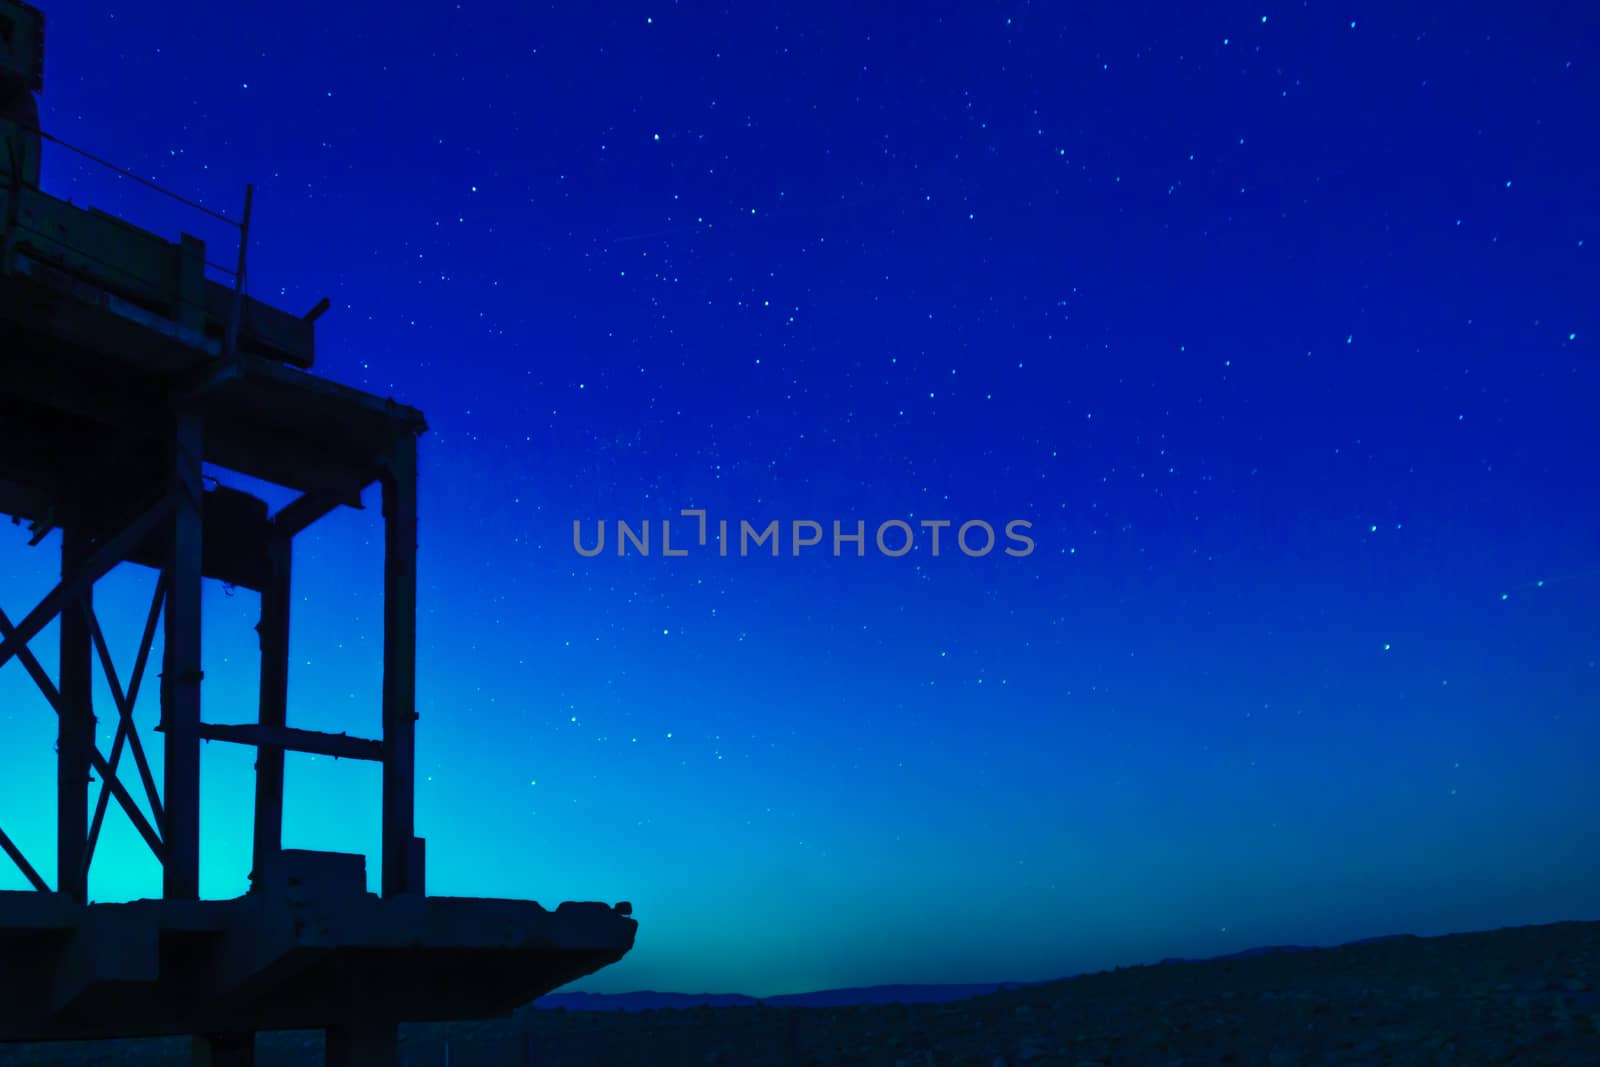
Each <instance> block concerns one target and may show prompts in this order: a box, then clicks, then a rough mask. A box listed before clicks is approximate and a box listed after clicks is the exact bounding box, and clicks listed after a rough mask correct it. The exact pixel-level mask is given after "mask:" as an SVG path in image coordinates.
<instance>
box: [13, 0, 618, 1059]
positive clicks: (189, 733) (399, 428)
mask: <svg viewBox="0 0 1600 1067" xmlns="http://www.w3.org/2000/svg"><path fill="white" fill-rule="evenodd" d="M43 44H44V17H43V15H42V14H41V13H40V12H39V11H38V10H37V9H35V8H33V7H31V6H29V5H27V4H23V3H19V2H17V0H0V136H3V141H4V150H5V155H4V158H3V159H0V220H3V226H4V231H3V232H4V243H3V245H0V428H3V435H4V436H3V441H4V444H3V445H0V512H4V513H7V514H10V515H12V516H14V517H17V518H19V519H22V520H26V521H28V522H29V523H31V525H32V528H33V531H34V533H33V538H32V543H33V544H35V545H38V544H40V543H42V542H43V541H44V540H45V538H46V536H47V535H48V534H49V533H50V532H51V531H52V530H56V529H59V530H60V532H61V581H60V583H59V584H58V585H57V586H56V587H55V588H54V589H53V590H52V591H51V592H50V593H49V594H48V595H47V596H46V597H45V598H44V599H43V600H42V601H41V602H40V603H39V604H38V605H37V606H36V607H35V608H33V610H31V611H29V612H28V613H27V614H26V615H24V616H23V617H21V618H20V619H17V620H15V621H13V619H12V618H11V617H9V616H7V615H5V614H4V612H3V611H0V666H3V665H5V664H6V663H8V662H10V661H11V660H17V661H18V662H20V664H21V665H22V667H23V668H24V669H25V670H26V671H27V672H28V674H29V675H30V676H31V677H32V678H33V680H34V681H35V682H36V683H37V685H38V687H39V690H40V692H41V693H42V694H43V695H44V697H45V699H46V701H47V702H48V703H49V705H50V706H51V707H52V708H53V709H54V710H55V712H56V714H57V716H58V717H59V726H58V729H59V734H58V745H57V753H56V775H57V795H56V805H57V820H56V824H57V825H56V872H57V884H56V886H55V888H54V889H53V890H52V889H51V887H50V886H49V884H48V883H47V882H46V881H45V879H44V878H42V877H41V876H40V875H39V873H38V871H37V870H36V869H35V868H34V867H33V865H32V864H30V863H29V861H28V860H27V858H26V857H25V856H24V855H23V854H22V852H21V851H20V850H19V849H18V848H17V847H16V845H15V844H14V843H13V842H12V840H11V839H10V838H8V837H6V836H5V834H4V832H3V831H0V850H3V851H4V852H5V853H7V854H8V855H9V856H10V858H11V860H12V861H14V862H15V863H16V865H17V867H18V868H19V869H20V870H21V871H22V872H23V874H24V875H25V876H26V877H27V879H28V881H29V882H30V883H32V885H33V886H34V887H35V890H36V891H35V892H29V891H22V892H7V893H0V1041H38V1040H55V1039H77V1038H96V1037H133V1036H147V1035H158V1034H185V1033H190V1034H195V1035H197V1052H198V1053H199V1055H198V1057H197V1062H214V1063H221V1062H228V1063H236V1064H247V1063H249V1062H250V1061H251V1059H252V1058H253V1051H252V1050H253V1042H254V1034H255V1032H257V1031H259V1030H264V1029H289V1028H325V1029H327V1031H328V1035H329V1042H328V1050H329V1053H328V1059H329V1062H330V1063H362V1064H369V1063H370V1064H374V1065H377V1064H385V1065H387V1064H392V1063H395V1062H396V1042H395V1030H396V1025H397V1023H399V1022H401V1021H413V1020H415V1021H424V1020H444V1019H463V1018H477V1017H483V1016H487V1015H493V1014H501V1013H505V1012H508V1011H510V1010H512V1009H513V1008H515V1007H516V1006H518V1005H521V1004H524V1003H527V1002H528V1001H530V1000H532V999H534V998H535V997H537V996H540V995H542V994H544V993H546V992H548V991H549V990H551V989H553V988H556V987H557V986H560V985H562V984H564V983H566V982H569V981H571V980H573V979H575V978H578V977H580V976H582V975H584V974H588V973H591V972H593V971H595V970H598V969H599V968H601V967H604V966H606V965H607V964H609V963H613V962H615V961H616V960H618V959H620V958H621V957H622V956H623V955H624V954H625V953H626V952H627V951H628V950H629V949H630V948H631V947H632V945H633V939H634V933H635V930H636V924H635V922H634V920H633V919H632V918H630V917H628V913H629V911H630V910H631V909H629V908H628V907H627V906H625V905H617V906H616V907H615V908H613V907H609V906H607V905H604V904H573V903H567V904H562V905H561V906H560V907H559V908H557V909H556V910H555V911H554V912H550V911H546V910H545V909H543V908H541V907H540V906H539V905H537V904H534V903H531V902H525V901H508V900H504V901H502V900H469V899H451V898H430V897H428V896H426V893H425V885H424V862H423V856H424V853H423V842H422V840H421V839H420V838H418V837H416V836H415V834H414V828H413V784H414V765H415V751H414V729H415V727H414V723H415V719H416V715H415V713H414V710H413V707H414V701H413V696H414V694H413V686H414V674H415V604H416V576H415V569H414V565H415V559H416V514H417V510H416V507H417V506H416V470H417V437H418V435H419V434H421V433H422V432H423V431H424V430H425V424H424V422H423V417H422V414H421V413H420V412H418V411H416V410H414V409H412V408H409V407H406V406H404V405H401V404H397V403H395V402H394V401H392V400H386V399H381V398H378V397H375V396H371V395H368V394H365V393H362V392H359V391H357V390H354V389H350V388H346V387H344V386H340V385H337V384H335V383H333V382H330V381H326V380H323V379H319V378H317V377H315V376H313V375H311V374H310V373H307V372H308V370H309V368H310V367H311V366H312V362H313V334H314V322H315V320H316V318H317V317H318V316H319V315H320V314H321V313H322V312H323V311H325V310H326V308H327V301H323V302H322V303H320V304H318V306H317V307H316V308H313V309H312V311H311V312H310V313H308V314H306V315H305V316H303V317H301V316H295V315H292V314H289V313H287V312H284V311H281V310H279V309H276V308H273V307H270V306H268V305H267V304H265V303H262V302H259V301H256V300H253V299H251V298H250V297H248V296H246V295H245V294H244V274H245V256H244V249H245V246H246V242H247V239H248V231H249V213H250V192H249V190H247V191H246V196H245V211H244V217H243V221H242V222H239V223H235V225H237V226H238V227H239V229H240V252H239V259H238V265H237V268H236V269H235V270H234V271H232V273H233V275H234V284H233V285H232V286H231V287H230V286H226V285H222V284H219V283H217V282H215V281H212V280H210V279H208V278H207V277H206V268H207V263H206V257H205V247H204V244H203V243H202V242H201V241H199V240H198V239H196V238H194V237H191V236H189V235H187V234H185V235H184V236H183V237H182V239H181V240H180V241H179V242H178V243H176V244H173V243H170V242H168V241H166V240H164V239H163V238H161V237H159V236H156V235H155V234H151V233H148V232H145V231H143V230H139V229H137V228H135V227H133V226H131V225H129V224H128V223H126V222H123V221H122V220H120V219H117V218H115V217H113V216H110V215H107V214H104V213H102V212H98V211H95V210H92V209H87V210H86V209H80V208H77V207H73V206H72V205H70V204H68V203H66V202H64V201H61V200H58V199H56V198H54V197H51V196H50V195H48V194H47V193H45V192H43V191H41V189H40V188H39V184H38V183H39V161H40V160H39V156H40V144H41V138H42V137H43V138H48V134H42V133H41V132H40V131H39V129H38V125H37V117H36V116H37V110H36V106H35V103H34V99H33V94H34V93H35V92H37V91H40V90H41V89H42V87H43V77H42V75H43V56H44V50H43ZM127 176H128V177H130V178H134V179H135V180H140V179H137V178H136V176H133V175H127ZM191 206H193V207H195V208H196V209H197V210H206V209H203V208H199V205H191ZM213 214H214V213H213ZM217 217H219V218H221V217H222V216H217ZM227 221H232V220H227ZM203 463H212V464H215V465H217V466H219V467H222V468H225V469H228V470H232V471H237V472H240V473H243V474H246V475H249V476H251V477H254V478H259V479H264V480H266V481H270V482H274V483H277V484H279V485H282V486H287V487H290V488H292V489H294V490H296V491H298V492H299V493H300V495H299V497H298V499H296V500H294V501H293V502H292V503H290V504H289V505H287V506H286V507H284V508H282V509H280V510H279V511H278V512H277V513H276V514H269V511H268V507H267V505H266V503H265V502H264V501H262V500H260V499H258V498H256V497H255V496H252V495H250V494H248V493H245V492H242V491H240V490H237V489H231V488H226V487H221V486H218V487H215V488H210V489H208V488H206V486H205V484H204V482H203V479H202V464H203ZM374 482H377V483H380V484H381V486H382V497H383V521H384V552H385V563H384V616H383V626H384V641H383V697H382V700H383V709H382V710H383V730H382V737H381V738H379V739H370V740H369V739H362V738H357V737H351V736H348V735H346V734H329V733H317V732H312V731H307V730H299V729H294V728H292V727H290V726H289V725H288V716H287V693H288V669H289V663H288V655H289V615H290V612H289V605H290V564H291V547H292V544H293V540H294V537H295V535H296V534H297V533H299V532H300V531H302V530H304V529H305V528H306V527H307V526H309V525H311V524H312V523H314V522H315V521H317V520H318V519H319V518H321V517H323V516H325V515H327V514H328V513H330V512H331V511H333V510H334V509H336V508H338V507H341V506H348V507H357V508H358V507H360V506H361V494H362V491H363V490H364V489H365V488H367V487H368V486H370V485H372V484H373V483H374ZM124 562H126V563H134V564H140V565H144V566H147V567H152V568H156V569H158V570H159V571H160V579H159V581H158V582H157V585H156V592H155V596H154V599H153V601H152V603H151V605H150V609H149V613H148V615H147V618H146V622H145V626H144V630H143V636H142V639H141V643H140V646H139V649H138V655H137V659H136V661H135V665H134V667H133V670H132V672H131V673H130V675H129V676H128V677H127V678H126V679H122V678H120V677H119V676H118V674H117V671H116V669H115V667H114V665H113V661H112V658H111V656H110V653H109V651H108V649H107V646H106V641H105V638H104V635H103V634H102V632H101V628H100V624H99V621H98V619H97V617H96V614H95V610H94V587H95V583H96V582H97V581H98V580H99V579H100V578H102V577H103V576H104V575H106V574H107V573H108V572H109V571H111V570H112V569H113V568H114V567H116V566H118V565H119V564H121V563H124ZM206 578H212V579H218V580H221V581H223V582H227V583H230V584H232V585H234V586H239V587H242V588H246V589H252V590H256V591H257V592H259V593H260V596H261V622H260V625H259V626H258V627H257V629H258V631H259V634H260V643H261V685H260V713H259V717H258V720H257V721H256V722H253V723H236V724H218V723H208V722H206V721H204V720H203V719H202V717H201V694H202V689H203V686H202V680H203V677H204V675H203V672H202V670H201V663H202V660H201V625H200V623H201V618H200V604H201V598H200V594H201V584H202V581H203V580H204V579H206ZM58 617H59V619H60V626H59V638H60V662H59V669H58V672H57V677H56V678H54V679H52V678H51V677H50V676H49V675H48V674H47V672H46V671H45V670H44V669H43V668H42V667H41V665H40V663H39V661H38V660H37V659H36V658H35V656H34V655H33V653H32V652H31V651H30V650H29V647H28V646H29V642H30V641H31V640H33V639H34V638H35V637H37V636H38V634H39V633H40V632H41V631H42V630H43V629H44V628H45V627H46V626H47V625H48V624H49V623H50V622H51V621H52V620H54V619H56V618H58ZM158 625H162V626H163V627H164V640H163V662H162V666H161V681H160V704H161V720H160V725H159V726H158V727H157V730H158V731H159V732H160V733H161V735H162V744H163V757H164V758H163V763H162V768H161V769H162V775H163V779H164V781H163V783H162V787H161V788H160V789H158V788H157V785H156V782H155V777H154V774H153V773H152V771H151V767H150V764H149V761H148V760H147V758H146V755H145V751H144V748H143V746H142V744H141V740H140V737H139V732H138V730H137V728H136V727H135V725H134V720H133V709H134V705H135V702H136V701H137V699H138V694H139V691H140V688H141V684H142V682H143V680H144V676H145V671H146V666H147V661H148V659H149V656H150V653H151V649H152V647H153V643H154V637H155V633H156V627H157V626H158ZM97 659H98V661H99V663H100V665H101V669H102V671H103V673H104V675H105V679H106V682H107V685H108V688H109V690H110V692H111V694H112V696H113V699H114V702H115V704H116V705H117V707H116V710H117V715H118V724H117V732H116V735H115V740H114V742H113V744H112V747H111V750H110V755H109V756H105V755H102V754H101V752H100V751H99V749H98V747H97V745H96V743H95V733H94V723H95V718H94V710H93V705H92V690H93V684H92V670H93V663H94V662H95V661H96V660H97ZM124 683H125V684H124ZM205 741H218V742H232V743H238V744H245V745H252V746H255V748H256V750H257V762H256V797H255V839H254V868H253V870H252V872H251V890H250V892H249V893H247V894H246V895H245V896H243V897H240V898H237V899H234V900H219V901H202V900H200V899H199V892H198V886H199V871H200V822H199V815H200V751H201V744H202V742H205ZM286 751H292V752H309V753H319V754H322V755H327V756H334V757H338V758H343V759H358V760H372V761H376V762H378V763H380V764H381V765H382V769H383V806H382V810H383V840H382V853H381V864H382V876H381V884H382V895H381V897H379V896H374V895H372V894H369V893H367V892H366V870H365V859H364V858H363V857H361V856H347V855H340V854H334V853H313V852H301V851H290V850H284V849H283V848H282V847H281V830H282V817H283V768H284V753H285V752H286ZM125 753H126V754H127V755H128V756H130V757H131V759H132V762H133V763H134V765H135V767H136V769H137V771H138V778H139V783H138V787H137V788H138V791H139V792H141V793H142V794H143V799H144V800H145V801H146V802H147V803H148V806H149V812H150V814H149V816H148V817H147V816H146V815H145V813H144V811H143V810H142V809H141V806H140V803H139V801H138V800H136V799H135V796H134V792H133V791H131V790H130V789H129V788H128V787H127V786H125V785H124V784H123V782H122V780H121V778H120V777H119V776H118V770H119V768H120V767H121V766H122V765H123V762H124V761H123V756H124V754H125ZM95 778H97V779H98V781H99V783H100V789H99V796H98V801H97V803H96V804H95V806H94V809H93V813H92V815H91V811H90V807H89V793H90V785H91V782H92V780H94V779H95ZM113 800H114V801H115V802H116V803H117V805H118V806H119V807H120V808H121V809H122V810H123V811H124V812H125V813H126V814H127V816H128V818H129V819H130V820H132V822H133V824H134V826H135V827H136V828H137V830H138V832H139V834H140V835H141V836H142V837H143V838H144V840H145V841H146V842H147V843H148V844H149V846H150V849H151V851H152V852H153V853H154V854H155V856H156V858H157V859H158V860H159V862H160V864H161V868H162V872H163V880H162V898H161V899H160V900H148V901H136V902H132V903H124V904H90V903H88V901H87V882H88V871H89V865H90V861H91V860H92V858H93V855H94V848H95V843H96V840H97V839H98V836H99V832H100V827H101V825H102V820H103V819H104V816H105V813H106V809H107V806H108V803H109V802H110V801H113ZM0 814H4V813H0Z"/></svg>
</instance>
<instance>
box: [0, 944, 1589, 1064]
mask: <svg viewBox="0 0 1600 1067" xmlns="http://www.w3.org/2000/svg"><path fill="white" fill-rule="evenodd" d="M1597 982H1600V923H1561V924H1556V925H1552V926H1538V927H1521V928H1517V929H1511V930H1501V931H1495V932H1491V933H1481V934H1460V935H1454V936H1450V937H1441V938H1428V939H1421V938H1403V939H1397V940H1389V941H1380V942H1373V943H1369V944H1364V945H1350V946H1345V947H1343V948H1336V949H1324V950H1318V951H1310V952H1299V953H1288V954H1277V955H1266V956H1259V957H1254V958H1249V959H1240V960H1213V961H1206V962H1197V963H1169V964H1161V965H1158V966H1149V967H1130V968H1124V969H1121V970H1117V971H1111V972H1106V973H1102V974H1095V975H1087V976H1084V977H1080V978H1072V979H1067V980H1064V981H1061V982H1054V983H1051V984H1048V985H1042V986H1034V987H1030V988H1027V989H1017V990H1008V991H1004V992H999V993H994V994H991V995H989V996H984V997H975V998H973V999H971V1000H967V1001H961V1002H958V1003H953V1004H929V1005H912V1006H899V1005H889V1006H879V1007H870V1008H768V1007H736V1008H693V1009H688V1010H682V1011H674V1010H662V1011H645V1012H636V1013H619V1012H569V1011H562V1010H559V1009H558V1010H555V1011H547V1010H538V1011H534V1010H529V1011H525V1012H523V1013H520V1014H519V1015H518V1016H517V1017H516V1018H514V1019H509V1020H498V1021H494V1022H486V1023H472V1024H465V1023H463V1024H453V1025H451V1026H448V1027H446V1026H411V1027H407V1028H405V1030H404V1031H403V1046H402V1047H403V1048H404V1050H405V1051H404V1060H405V1062H406V1063H407V1064H409V1065H410V1067H444V1065H448V1067H528V1065H533V1067H611V1065H615V1067H623V1065H628V1067H652V1065H660V1067H679V1065H682V1067H930V1065H938V1067H943V1065H951V1067H955V1065H971V1067H1024V1065H1026V1067H1047V1065H1048V1067H1054V1065H1064V1067H1133V1065H1141V1064H1152V1065H1161V1067H1179V1065H1183V1067H1198V1065H1202V1064H1238V1065H1241V1067H1255V1065H1260V1067H1302V1065H1305V1067H1313V1065H1329V1067H1333V1065H1344V1067H1360V1065H1371V1067H1379V1065H1382V1067H1412V1065H1416V1067H1422V1065H1428V1067H1481V1065H1490V1064H1507V1065H1509V1064H1516V1065H1521V1067H1535V1065H1541V1067H1542V1065H1550V1067H1600V992H1597V991H1596V988H1595V986H1596V983H1597ZM260 1050H261V1054H260V1056H259V1057H258V1058H259V1061H260V1062H261V1064H262V1065H263V1067H278V1065H291V1064H307V1063H312V1064H314V1063H319V1062H320V1061H321V1040H320V1037H319V1036H318V1035H315V1034H298V1033H296V1034H271V1035H265V1036H264V1037H263V1038H262V1039H261V1042H260ZM188 1062H189V1059H188V1051H187V1042H183V1041H125V1042H116V1043H98V1044H81V1045H56V1046H46V1045H36V1046H13V1047H10V1048H6V1047H0V1067H13V1065H15V1067H21V1065H30V1067H39V1065H44V1064H52V1065H60V1067H122V1065H126V1067H156V1065H158V1064H160V1065H165V1064H171V1065H174V1067H176V1065H178V1064H186V1063H188Z"/></svg>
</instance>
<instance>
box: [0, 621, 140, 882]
mask: <svg viewBox="0 0 1600 1067" xmlns="http://www.w3.org/2000/svg"><path fill="white" fill-rule="evenodd" d="M19 632H20V628H19V627H14V626H12V625H11V620H10V619H8V618H6V613H5V611H4V610H0V639H4V641H5V643H6V644H10V643H11V642H12V641H14V640H15V639H16V636H17V634H18V633H19ZM17 659H19V660H20V661H21V662H22V666H23V668H24V669H26V670H27V672H28V676H29V677H31V678H32V679H33V681H34V684H35V685H37V686H38V687H39V692H41V693H43V694H44V698H45V700H46V701H48V702H49V704H50V709H51V710H52V711H54V712H55V713H56V714H57V715H60V714H61V692H60V690H58V689H57V688H56V684H55V683H54V682H52V681H51V680H50V676H49V675H48V674H46V673H45V670H44V668H43V667H41V666H39V661H38V659H37V658H35V657H34V654H33V653H32V652H30V651H28V646H27V645H25V644H20V643H19V647H18V649H17ZM89 763H90V765H91V766H93V767H94V769H95V770H96V771H97V772H98V773H99V775H100V780H101V781H102V782H104V783H105V787H106V788H107V789H109V790H111V795H112V796H114V797H116V798H117V803H119V804H121V805H122V810H123V811H125V812H127V813H128V819H129V820H130V821H131V822H132V823H133V828H134V829H135V830H138V831H139V836H140V837H142V838H144V840H145V844H147V845H149V846H150V851H151V852H153V853H155V856H156V859H158V860H163V862H164V857H165V856H166V849H165V848H163V847H162V845H161V838H160V836H159V835H157V834H156V832H155V829H154V828H153V827H151V825H150V821H149V820H148V819H146V818H145V817H144V812H142V811H140V810H139V805H138V804H137V803H135V802H134V799H133V795H132V794H131V793H129V792H128V790H127V788H126V787H124V786H123V784H122V781H121V780H120V779H119V778H118V777H117V775H116V772H115V771H113V770H112V769H111V766H110V764H108V763H107V762H106V759H105V757H104V756H102V755H100V749H99V748H98V747H91V748H90V749H89Z"/></svg>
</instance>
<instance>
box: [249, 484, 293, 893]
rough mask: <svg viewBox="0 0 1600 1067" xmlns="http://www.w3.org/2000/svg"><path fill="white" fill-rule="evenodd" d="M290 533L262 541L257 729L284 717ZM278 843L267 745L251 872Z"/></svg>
mask: <svg viewBox="0 0 1600 1067" xmlns="http://www.w3.org/2000/svg"><path fill="white" fill-rule="evenodd" d="M301 499H305V498H304V497H302V498H301ZM279 514H280V515H281V514H282V512H279ZM291 537H292V535H291V534H286V533H279V534H274V535H271V539H270V540H269V541H268V544H267V558H268V560H269V562H270V566H271V573H270V574H269V575H268V578H267V585H266V588H264V589H262V591H261V621H260V622H259V623H258V624H257V625H256V633H257V634H258V635H259V637H260V639H261V703H260V709H259V711H258V713H257V720H258V721H259V722H260V724H261V729H262V730H283V729H286V728H287V725H288V720H289V603H290V597H291V595H292V588H293V583H292V580H291V568H292V564H293V558H294V554H293V543H292V541H291V540H290V538H291ZM282 849H283V749H282V748H279V747H277V746H272V745H266V746H261V747H258V748H257V749H256V813H255V841H254V845H253V847H252V852H251V857H252V864H251V875H252V877H256V876H259V875H261V874H262V873H263V872H265V871H267V870H269V869H270V868H271V867H272V864H273V862H274V861H275V860H276V859H277V857H278V853H279V852H280V851H282Z"/></svg>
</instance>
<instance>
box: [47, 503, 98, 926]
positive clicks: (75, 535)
mask: <svg viewBox="0 0 1600 1067" xmlns="http://www.w3.org/2000/svg"><path fill="white" fill-rule="evenodd" d="M90 548H91V546H90V542H89V540H88V538H87V537H86V536H85V535H84V533H83V532H82V530H81V528H77V527H75V526H74V527H69V528H66V529H63V530H62V531H61V580H62V581H63V582H66V581H69V580H70V579H71V578H72V576H73V575H74V574H75V573H77V571H78V568H79V567H81V566H82V565H83V561H84V560H85V558H86V557H87V556H88V554H89V552H90ZM93 597H94V586H92V585H91V586H89V587H87V588H85V589H84V590H83V591H82V592H80V593H79V594H78V597H77V600H76V602H75V604H72V605H68V606H67V607H66V608H65V610H63V611H62V612H61V624H60V626H59V627H58V631H59V634H60V638H61V655H60V660H59V661H58V668H57V677H58V683H57V684H58V686H59V689H58V692H59V694H60V700H61V703H60V704H59V705H58V712H59V713H58V714H57V716H56V891H57V892H59V893H60V894H62V895H63V896H65V897H67V898H69V899H71V900H75V901H77V902H78V903H80V904H85V903H88V899H89V872H88V870H87V868H85V867H84V863H83V856H84V852H85V851H86V848H85V846H86V845H87V843H88V840H89V763H90V758H91V757H90V755H89V753H90V751H91V750H92V749H93V748H94V674H93V664H94V646H93V643H92V641H91V639H90V634H89V622H88V616H87V614H86V613H87V612H88V611H89V610H92V608H91V607H90V605H92V604H93ZM79 609H82V610H79Z"/></svg>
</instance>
